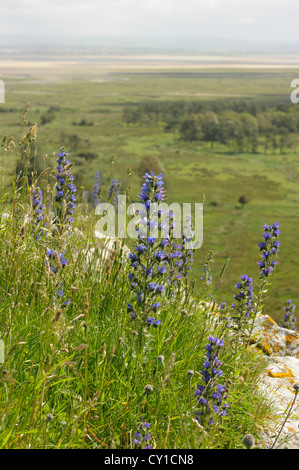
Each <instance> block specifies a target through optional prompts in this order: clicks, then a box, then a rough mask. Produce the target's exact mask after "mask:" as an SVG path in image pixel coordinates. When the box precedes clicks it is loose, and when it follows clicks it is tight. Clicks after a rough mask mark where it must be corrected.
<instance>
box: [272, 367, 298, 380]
mask: <svg viewBox="0 0 299 470" xmlns="http://www.w3.org/2000/svg"><path fill="white" fill-rule="evenodd" d="M284 369H285V372H273V371H272V370H271V369H267V374H268V376H269V377H273V378H275V379H285V378H286V377H294V374H293V372H292V371H291V369H289V368H288V367H287V366H284Z"/></svg>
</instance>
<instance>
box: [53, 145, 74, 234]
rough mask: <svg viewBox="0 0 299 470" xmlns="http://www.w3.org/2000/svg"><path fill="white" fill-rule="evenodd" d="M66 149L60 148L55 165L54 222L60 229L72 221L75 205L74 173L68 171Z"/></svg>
mask: <svg viewBox="0 0 299 470" xmlns="http://www.w3.org/2000/svg"><path fill="white" fill-rule="evenodd" d="M68 155H69V153H68V151H65V150H64V149H61V151H60V152H59V153H58V158H57V167H56V175H55V178H56V185H55V196H54V201H55V208H56V214H55V215H56V217H55V219H54V222H55V223H56V225H57V226H58V227H59V229H60V230H61V229H62V227H63V226H64V225H68V224H70V223H73V222H74V219H73V213H74V209H75V207H76V196H75V193H76V191H77V188H76V186H75V184H74V175H73V174H72V173H71V172H70V166H71V164H70V162H69V160H68V158H67V157H68Z"/></svg>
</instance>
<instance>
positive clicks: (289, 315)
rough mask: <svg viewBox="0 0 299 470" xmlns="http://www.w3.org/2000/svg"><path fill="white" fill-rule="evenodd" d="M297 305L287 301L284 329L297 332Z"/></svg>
mask: <svg viewBox="0 0 299 470" xmlns="http://www.w3.org/2000/svg"><path fill="white" fill-rule="evenodd" d="M295 308H296V305H294V304H293V303H292V301H291V300H287V302H286V306H285V307H284V311H285V314H284V316H283V323H282V325H281V326H282V328H287V329H289V330H294V331H296V330H297V329H296V327H295V324H296V320H297V318H296V317H295V316H294V312H295Z"/></svg>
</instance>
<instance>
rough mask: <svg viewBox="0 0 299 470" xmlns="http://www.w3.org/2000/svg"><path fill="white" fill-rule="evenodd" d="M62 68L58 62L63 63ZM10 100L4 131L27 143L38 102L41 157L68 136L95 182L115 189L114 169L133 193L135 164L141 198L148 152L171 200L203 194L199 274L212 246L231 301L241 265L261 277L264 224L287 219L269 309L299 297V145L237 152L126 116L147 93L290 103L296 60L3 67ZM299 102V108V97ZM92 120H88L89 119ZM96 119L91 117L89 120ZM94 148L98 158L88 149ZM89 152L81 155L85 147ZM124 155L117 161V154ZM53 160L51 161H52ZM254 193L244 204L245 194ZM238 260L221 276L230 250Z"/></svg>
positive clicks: (0, 131) (84, 173)
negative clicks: (286, 64) (272, 64)
mask: <svg viewBox="0 0 299 470" xmlns="http://www.w3.org/2000/svg"><path fill="white" fill-rule="evenodd" d="M55 67H56V68H55ZM2 71H3V73H2V77H3V80H4V83H5V92H6V96H5V101H6V102H5V103H4V104H1V105H0V111H3V112H0V136H4V135H7V136H8V137H10V136H14V140H15V142H18V136H19V135H20V128H19V127H20V122H21V117H22V113H23V110H24V108H25V106H26V104H27V103H28V102H30V109H29V112H28V126H30V125H32V124H34V122H37V124H38V128H39V132H38V139H37V154H36V155H37V156H36V159H37V161H38V163H37V166H38V167H39V168H43V167H44V165H45V163H44V159H43V156H44V155H45V154H47V155H48V156H49V160H48V162H51V165H53V164H54V163H53V162H54V161H55V160H54V159H52V160H51V158H50V155H51V154H52V152H56V151H58V150H59V148H60V147H61V146H62V145H64V146H65V147H67V148H68V149H69V151H70V152H71V155H72V160H73V161H74V162H75V164H76V165H75V170H76V174H77V177H78V180H79V179H80V178H83V177H84V187H85V189H87V190H88V191H89V192H91V191H92V186H93V179H94V174H95V172H96V171H100V173H101V176H102V180H103V182H104V185H105V189H104V191H106V192H107V191H108V188H109V182H110V179H111V178H118V179H119V180H120V181H121V184H122V191H123V192H125V191H126V189H127V187H128V185H129V177H128V175H127V170H128V168H129V167H130V168H131V171H132V181H133V192H132V199H136V198H137V195H138V191H139V188H140V184H141V177H140V174H139V170H138V168H139V165H140V162H141V160H142V158H144V157H146V156H155V157H156V158H157V160H158V161H159V163H160V164H161V166H162V168H163V169H164V171H165V180H166V189H167V193H168V200H169V201H171V202H179V203H182V202H202V200H203V197H204V200H205V205H204V227H203V231H204V240H203V246H202V248H201V249H199V250H197V252H196V256H195V267H194V270H193V275H194V277H195V278H196V279H197V281H198V282H200V277H201V275H202V264H203V262H204V259H205V257H206V255H207V253H208V251H209V250H213V252H214V255H215V262H214V264H213V277H214V282H215V287H216V288H217V290H218V291H219V293H220V294H219V298H220V299H222V300H227V301H228V302H231V301H232V299H233V291H234V284H235V282H236V281H237V280H238V278H239V276H240V275H241V274H249V275H252V276H253V277H254V279H255V280H257V278H258V267H257V264H256V263H257V260H258V257H259V250H258V248H257V244H258V242H259V241H261V237H262V233H263V229H262V226H263V224H264V223H269V224H271V223H273V222H279V223H280V226H281V237H280V239H281V250H280V254H279V265H278V268H277V270H276V271H275V273H274V274H273V277H272V282H273V285H272V293H271V298H270V299H269V301H268V303H267V304H266V306H265V312H266V313H268V314H270V315H272V316H273V317H274V318H275V319H276V320H277V321H279V322H281V319H282V315H283V307H284V304H285V301H286V300H287V299H289V298H291V299H292V301H293V302H294V303H295V304H296V303H297V302H298V301H299V289H298V277H299V261H298V258H297V247H298V245H299V230H298V228H299V223H298V207H299V187H298V178H299V174H298V168H299V159H298V149H299V145H298V149H297V145H295V146H294V145H293V147H292V148H286V149H284V151H283V152H280V150H279V149H277V150H267V151H266V152H265V151H264V149H263V148H262V147H260V148H259V149H258V152H257V153H255V154H252V153H233V152H231V151H230V150H229V149H228V148H227V146H225V145H217V144H215V145H214V147H213V148H211V145H210V144H209V143H207V142H185V141H183V140H181V139H180V137H179V135H178V134H176V133H173V132H165V131H164V128H165V122H163V121H161V120H159V121H157V122H153V121H152V120H150V119H149V121H148V122H142V123H140V122H138V123H136V124H127V123H125V122H124V121H123V119H122V116H123V110H124V107H126V106H127V107H128V106H129V107H131V108H136V107H138V105H140V104H142V103H146V102H175V101H180V102H181V101H185V102H197V101H202V100H205V101H206V100H209V101H213V100H215V101H218V100H223V99H227V98H229V97H231V98H234V99H237V98H238V99H244V100H251V101H252V100H253V101H254V100H256V101H257V102H259V101H261V100H264V101H265V102H273V103H277V104H279V103H281V102H282V103H285V102H289V95H290V92H291V88H290V83H291V81H292V80H293V79H294V78H297V76H298V73H297V70H296V69H282V68H267V69H258V68H252V69H249V68H239V69H237V68H213V69H212V68H211V69H204V68H201V69H198V68H194V69H191V68H188V69H185V68H184V66H183V65H181V68H178V67H177V68H175V69H171V68H169V69H161V68H159V65H157V64H156V66H155V65H152V66H151V68H146V67H142V66H140V67H138V66H135V68H134V67H133V66H132V67H130V68H129V67H127V68H126V67H122V65H121V64H120V65H119V67H118V68H117V67H114V68H110V69H109V66H107V65H106V66H105V67H104V68H101V67H99V66H95V65H94V64H92V63H91V64H90V67H88V66H87V65H86V64H84V67H82V68H80V66H78V67H76V66H75V65H73V66H72V67H71V66H70V65H67V64H66V65H65V70H64V64H63V63H61V64H59V65H58V66H57V65H56V66H50V65H49V67H48V68H46V67H44V68H40V69H39V67H38V65H37V66H35V67H32V68H31V69H30V66H27V67H26V63H25V65H24V62H23V63H22V65H20V67H19V68H18V67H8V66H7V67H6V68H5V66H4V67H2ZM2 77H1V78H2ZM293 106H296V105H293ZM297 106H298V111H299V104H298V105H297ZM82 120H85V121H83V122H84V124H85V125H80V123H81V124H82ZM89 124H90V125H89ZM87 152H92V153H93V155H92V156H91V157H90V158H87V159H86V158H84V153H87ZM80 154H81V156H79V155H80ZM114 154H116V159H115V164H114V165H111V157H112V156H113V155H114ZM1 158H2V159H1V161H0V166H1V167H2V168H3V170H4V172H3V185H4V187H6V186H7V184H8V183H9V181H10V180H11V179H12V177H13V172H14V168H15V161H14V159H13V158H12V154H11V153H9V152H8V153H7V154H5V155H4V156H3V157H1ZM48 162H47V163H48ZM244 194H245V195H246V197H247V199H248V203H247V204H245V205H244V207H242V206H241V205H240V204H239V203H238V199H239V197H240V196H242V195H244ZM227 258H230V262H229V264H228V266H227V269H226V271H225V275H224V277H223V278H222V280H221V283H219V274H220V271H221V268H222V266H223V264H224V263H225V261H226V259H227Z"/></svg>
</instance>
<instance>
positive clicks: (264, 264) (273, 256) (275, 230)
mask: <svg viewBox="0 0 299 470" xmlns="http://www.w3.org/2000/svg"><path fill="white" fill-rule="evenodd" d="M279 234H280V230H279V224H278V223H277V222H275V223H274V224H273V225H267V224H265V225H264V233H263V241H262V242H260V243H259V244H258V247H259V249H260V254H261V260H260V261H258V266H259V268H260V278H262V279H266V278H267V277H268V276H269V275H270V274H271V273H272V272H273V270H274V269H275V267H276V265H277V254H278V250H279V247H280V241H279V240H278V237H279Z"/></svg>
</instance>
